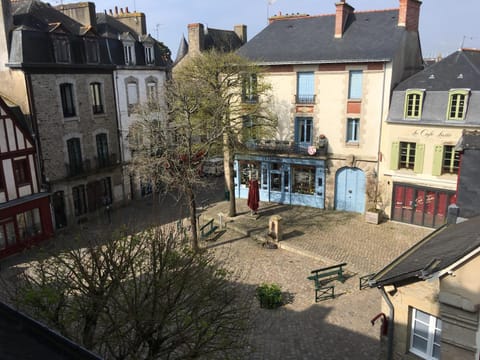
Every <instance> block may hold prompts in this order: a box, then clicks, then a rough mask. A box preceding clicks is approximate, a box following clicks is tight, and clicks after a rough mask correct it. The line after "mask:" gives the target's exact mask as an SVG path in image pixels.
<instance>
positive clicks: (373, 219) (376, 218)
mask: <svg viewBox="0 0 480 360" xmlns="http://www.w3.org/2000/svg"><path fill="white" fill-rule="evenodd" d="M381 216H382V212H381V211H367V212H366V213H365V221H366V222H367V223H369V224H375V225H378V224H379V223H380V219H381Z"/></svg>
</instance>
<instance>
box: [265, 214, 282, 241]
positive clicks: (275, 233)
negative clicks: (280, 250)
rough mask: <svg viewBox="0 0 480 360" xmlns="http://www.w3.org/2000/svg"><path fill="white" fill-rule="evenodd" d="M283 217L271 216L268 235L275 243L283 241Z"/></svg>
mask: <svg viewBox="0 0 480 360" xmlns="http://www.w3.org/2000/svg"><path fill="white" fill-rule="evenodd" d="M281 224H282V217H281V216H278V215H273V216H270V220H269V221H268V234H269V235H270V236H271V237H272V239H273V240H275V241H282V225H281Z"/></svg>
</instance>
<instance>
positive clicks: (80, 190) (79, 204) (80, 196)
mask: <svg viewBox="0 0 480 360" xmlns="http://www.w3.org/2000/svg"><path fill="white" fill-rule="evenodd" d="M72 198H73V208H74V211H75V216H79V215H82V214H85V213H86V212H87V202H86V197H85V185H80V186H75V187H73V188H72Z"/></svg>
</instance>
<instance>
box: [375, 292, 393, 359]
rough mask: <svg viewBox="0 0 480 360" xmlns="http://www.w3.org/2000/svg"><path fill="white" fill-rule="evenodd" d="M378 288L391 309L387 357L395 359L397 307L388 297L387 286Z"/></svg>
mask: <svg viewBox="0 0 480 360" xmlns="http://www.w3.org/2000/svg"><path fill="white" fill-rule="evenodd" d="M378 290H380V292H381V293H382V296H383V299H384V300H385V302H386V303H387V305H388V308H389V310H390V313H389V316H388V319H389V322H390V324H388V335H387V336H388V352H387V359H388V360H392V359H393V320H394V319H395V309H394V307H393V304H392V302H391V301H390V298H389V297H388V295H387V293H386V292H385V288H384V287H383V286H381V287H379V288H378Z"/></svg>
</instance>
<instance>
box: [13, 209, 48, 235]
mask: <svg viewBox="0 0 480 360" xmlns="http://www.w3.org/2000/svg"><path fill="white" fill-rule="evenodd" d="M17 227H18V235H19V237H20V238H19V240H20V241H25V240H28V239H31V238H32V237H34V236H36V235H39V234H41V233H42V222H41V221H40V210H39V209H38V208H36V209H33V210H29V211H25V212H22V213H20V214H17Z"/></svg>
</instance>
